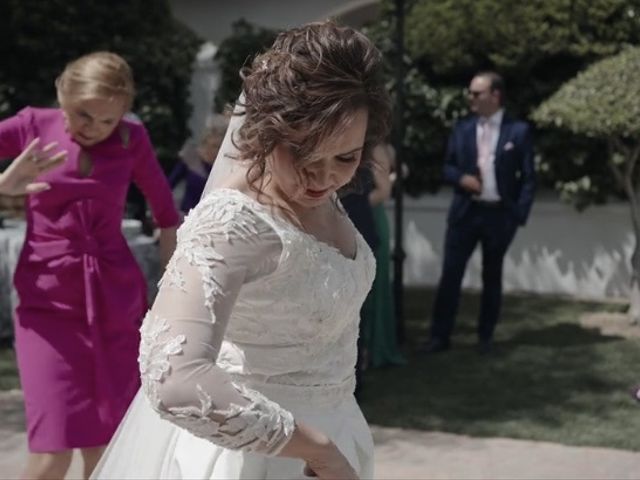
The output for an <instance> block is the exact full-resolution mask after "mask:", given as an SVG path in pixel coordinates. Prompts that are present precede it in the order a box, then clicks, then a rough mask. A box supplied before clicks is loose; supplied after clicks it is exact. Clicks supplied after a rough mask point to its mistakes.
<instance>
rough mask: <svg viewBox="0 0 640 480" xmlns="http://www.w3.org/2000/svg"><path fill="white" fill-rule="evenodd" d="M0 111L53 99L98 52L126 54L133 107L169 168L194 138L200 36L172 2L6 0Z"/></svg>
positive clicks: (0, 39) (1, 8) (0, 41)
mask: <svg viewBox="0 0 640 480" xmlns="http://www.w3.org/2000/svg"><path fill="white" fill-rule="evenodd" d="M0 16H1V17H2V19H3V26H2V27H3V28H2V29H0V58H2V64H3V65H4V68H3V69H1V70H0V116H2V117H6V116H7V115H11V114H13V113H15V112H16V111H18V110H19V109H21V108H22V107H24V106H26V105H36V106H50V105H53V104H54V102H55V88H54V80H55V78H56V77H57V76H58V75H59V74H60V73H61V72H62V70H63V69H64V66H65V65H66V63H68V62H69V61H71V60H73V59H75V58H77V57H78V56H80V55H83V54H85V53H89V52H92V51H96V50H110V51H113V52H115V53H118V54H120V55H122V56H123V57H124V58H125V59H126V60H127V61H128V62H129V63H130V65H131V67H132V68H133V71H134V76H135V80H136V89H137V96H136V101H135V104H134V112H135V113H136V114H137V115H138V116H139V117H140V118H141V119H142V120H143V121H144V122H145V124H146V126H147V128H148V129H149V132H150V135H151V137H152V140H153V142H154V145H155V147H156V150H157V153H158V156H159V158H160V160H161V162H163V164H164V165H165V167H166V166H168V164H169V163H171V162H173V161H174V159H175V155H176V152H177V151H178V150H179V148H180V146H181V145H182V143H183V142H184V139H185V138H186V137H187V136H188V134H189V132H188V130H187V126H186V125H187V120H188V118H189V116H190V114H191V107H190V105H189V104H188V100H187V98H188V89H189V85H190V81H191V71H192V62H193V59H194V57H195V54H196V52H197V50H198V47H199V45H200V43H201V41H200V39H199V38H198V37H197V36H196V35H195V34H194V33H193V32H191V31H190V30H189V29H188V28H187V27H185V26H184V25H182V24H180V23H179V22H178V21H177V20H175V19H174V18H173V17H172V15H171V10H170V7H169V2H168V0H160V1H154V2H148V1H145V0H112V1H110V2H104V1H99V0H47V1H46V2H43V1H39V0H4V1H3V2H0Z"/></svg>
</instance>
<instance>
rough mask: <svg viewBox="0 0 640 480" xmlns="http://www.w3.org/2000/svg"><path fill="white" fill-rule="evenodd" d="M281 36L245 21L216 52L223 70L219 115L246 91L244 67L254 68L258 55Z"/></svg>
mask: <svg viewBox="0 0 640 480" xmlns="http://www.w3.org/2000/svg"><path fill="white" fill-rule="evenodd" d="M277 34H278V32H277V31H275V30H270V29H267V28H262V27H258V26H256V25H254V24H252V23H249V22H248V21H246V20H245V19H243V18H241V19H239V20H237V21H236V22H234V23H233V25H232V26H231V35H230V36H228V37H227V38H225V39H224V40H223V41H222V42H221V43H220V46H219V47H218V51H217V52H216V61H217V62H218V65H219V67H220V86H219V87H218V91H217V92H216V99H215V108H216V110H217V111H218V112H222V111H224V108H225V107H226V106H227V105H230V104H232V103H233V102H235V101H236V99H237V98H238V95H239V93H240V89H241V88H242V78H241V76H240V70H241V69H242V67H244V66H245V65H250V64H251V61H252V60H253V59H254V58H255V56H256V55H258V54H260V53H262V52H264V51H266V50H267V49H268V48H269V47H270V46H271V44H272V43H273V41H274V40H275V38H276V35H277Z"/></svg>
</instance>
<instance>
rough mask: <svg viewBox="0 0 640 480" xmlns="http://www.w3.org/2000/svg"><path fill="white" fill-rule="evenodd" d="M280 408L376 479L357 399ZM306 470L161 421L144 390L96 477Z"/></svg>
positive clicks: (282, 475)
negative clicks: (326, 437)
mask: <svg viewBox="0 0 640 480" xmlns="http://www.w3.org/2000/svg"><path fill="white" fill-rule="evenodd" d="M280 403H281V405H282V406H283V407H285V408H287V409H289V410H290V411H291V412H292V413H293V414H294V416H295V418H296V420H298V421H302V422H304V423H306V424H309V425H312V426H314V427H316V428H317V429H319V430H321V431H322V432H324V433H325V434H326V435H327V436H328V437H329V438H331V440H333V442H334V443H335V444H336V445H337V446H338V448H339V449H340V451H341V452H342V453H343V454H344V455H345V456H346V457H347V459H348V460H349V462H350V463H351V465H352V466H353V467H354V469H355V470H356V471H357V472H358V473H359V475H360V478H363V479H366V478H373V441H372V438H371V433H370V431H369V427H368V425H367V423H366V421H365V419H364V417H363V416H362V412H361V411H360V408H359V407H358V405H357V403H356V402H355V399H354V398H353V396H350V397H349V398H347V399H345V400H343V401H341V402H339V404H338V405H331V406H328V405H327V406H320V407H319V406H315V407H311V406H310V404H307V405H292V404H289V405H287V402H283V401H280ZM296 403H298V402H296ZM311 403H313V402H311ZM303 468H304V463H303V462H302V461H301V460H296V459H291V458H279V457H267V456H264V455H260V454H255V453H245V452H242V451H237V450H229V449H226V448H222V447H219V446H217V445H214V444H213V443H210V442H208V441H206V440H203V439H200V438H198V437H195V436H193V435H192V434H190V433H189V432H188V431H186V430H184V429H182V428H180V427H178V426H176V425H174V424H172V423H170V422H168V421H166V420H163V419H161V418H160V417H159V416H158V414H157V413H156V412H155V411H153V409H152V408H151V407H150V406H149V404H148V403H147V400H146V398H145V396H144V394H143V393H142V391H139V392H138V394H137V395H136V397H135V399H134V400H133V402H132V404H131V406H130V407H129V410H128V412H127V415H126V416H125V418H124V420H123V421H122V423H121V424H120V427H119V428H118V431H117V432H116V434H115V435H114V437H113V439H112V440H111V443H110V444H109V446H108V447H107V450H106V452H105V454H104V456H103V457H102V459H101V460H100V463H99V464H98V466H97V467H96V469H95V471H94V473H93V475H92V477H91V478H94V479H114V480H126V479H140V480H143V479H144V480H149V479H190V480H196V479H224V480H228V479H236V478H237V479H249V478H252V479H304V478H308V477H306V476H305V475H304V473H303Z"/></svg>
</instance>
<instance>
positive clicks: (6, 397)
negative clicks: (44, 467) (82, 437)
mask: <svg viewBox="0 0 640 480" xmlns="http://www.w3.org/2000/svg"><path fill="white" fill-rule="evenodd" d="M372 430H373V436H374V440H375V444H376V477H377V478H378V479H389V480H391V479H460V480H463V479H464V480H466V479H469V480H476V479H477V480H480V479H496V480H498V479H509V480H511V479H522V480H529V479H531V480H534V479H535V480H539V479H550V480H551V479H553V480H565V479H566V480H569V479H572V480H573V479H576V480H589V479H594V480H595V479H598V480H605V479H611V480H635V479H640V453H635V452H626V451H620V450H612V449H606V448H578V447H567V446H563V445H557V444H553V443H545V442H528V441H523V440H511V439H502V438H488V439H487V438H485V439H479V438H471V437H466V436H463V435H452V434H447V433H437V432H435V433H431V432H423V431H416V430H400V429H394V428H381V427H376V426H374V427H372ZM25 452H26V435H25V433H24V414H23V409H22V393H21V392H20V391H11V392H2V393H0V479H15V478H18V476H19V474H20V470H21V468H22V465H23V462H24V459H25V455H26V453H25ZM78 460H79V459H78V458H77V457H75V458H74V462H73V464H72V467H71V471H70V472H69V475H68V477H67V478H70V479H78V478H80V477H81V469H80V463H79V461H78Z"/></svg>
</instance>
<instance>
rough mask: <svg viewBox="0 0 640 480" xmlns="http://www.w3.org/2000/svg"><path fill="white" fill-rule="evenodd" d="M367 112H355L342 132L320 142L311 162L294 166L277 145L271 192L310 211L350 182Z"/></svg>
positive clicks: (286, 150)
mask: <svg viewBox="0 0 640 480" xmlns="http://www.w3.org/2000/svg"><path fill="white" fill-rule="evenodd" d="M367 120H368V113H367V110H365V109H361V110H358V111H357V112H356V114H355V115H354V116H353V118H352V120H351V121H350V122H349V123H348V124H347V125H346V127H345V128H343V129H340V130H339V131H337V132H336V133H335V134H333V135H331V136H330V137H329V138H327V139H326V140H325V141H324V142H322V143H321V144H320V145H319V147H318V149H317V151H316V152H315V153H314V155H313V158H312V159H310V160H309V161H307V162H305V163H304V164H303V165H297V164H296V159H295V157H294V154H293V153H292V152H291V150H290V149H289V148H287V147H286V146H283V145H278V146H276V148H275V149H274V151H273V154H272V156H271V158H270V159H269V170H270V173H271V179H272V181H273V182H274V188H275V189H276V190H277V192H278V193H279V194H280V195H281V196H282V197H283V198H284V199H285V200H287V201H288V202H290V203H294V204H296V205H297V206H298V207H302V208H313V207H317V206H320V205H322V204H323V203H325V202H327V201H328V200H329V199H330V198H331V197H332V195H333V194H334V193H335V192H336V191H337V190H339V189H340V188H342V187H343V186H345V185H346V184H347V183H349V182H350V181H351V179H352V178H353V176H354V175H355V173H356V170H357V169H358V166H359V165H360V162H361V160H362V148H363V145H364V140H365V134H366V131H367Z"/></svg>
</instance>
